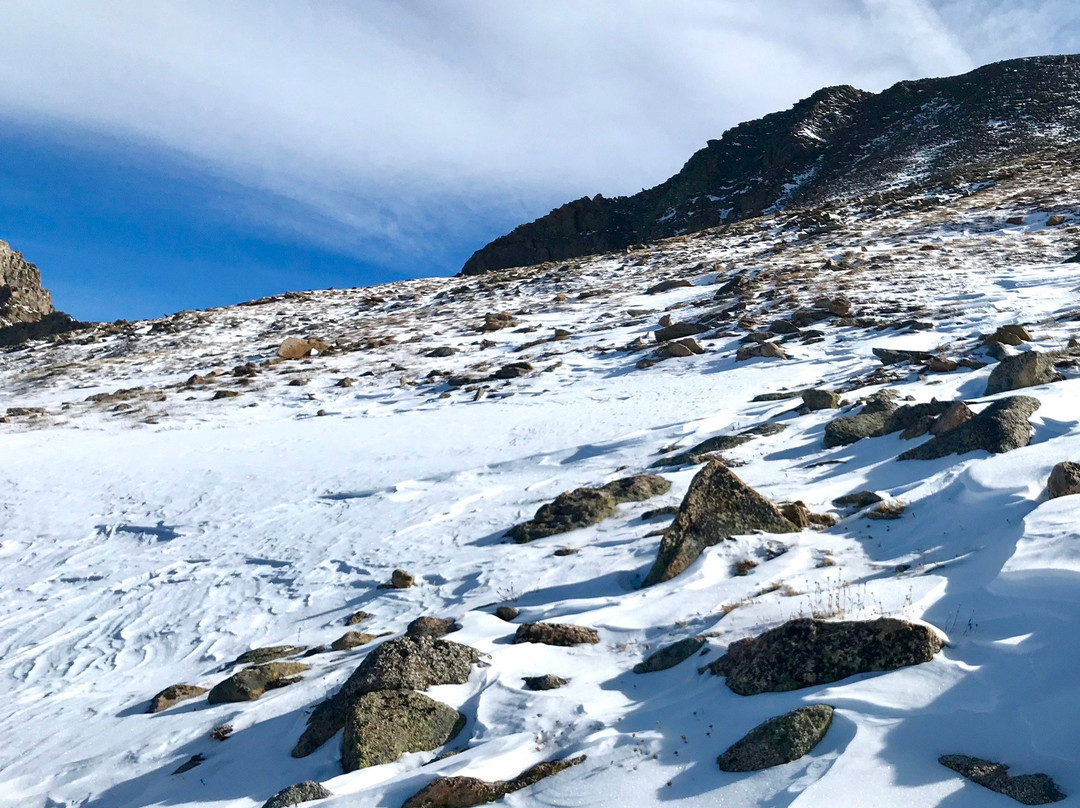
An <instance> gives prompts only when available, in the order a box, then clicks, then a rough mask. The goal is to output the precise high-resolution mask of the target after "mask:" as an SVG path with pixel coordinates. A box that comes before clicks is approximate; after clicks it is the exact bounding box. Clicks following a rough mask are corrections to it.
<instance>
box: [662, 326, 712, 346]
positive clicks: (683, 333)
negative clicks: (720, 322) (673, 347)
mask: <svg viewBox="0 0 1080 808" xmlns="http://www.w3.org/2000/svg"><path fill="white" fill-rule="evenodd" d="M710 328H711V326H707V325H703V324H702V323H675V324H674V325H669V326H668V327H667V328H661V329H658V330H656V331H653V337H655V338H656V341H657V342H667V341H668V340H672V339H682V338H683V337H693V336H695V335H697V334H704V333H705V332H706V331H708V330H710Z"/></svg>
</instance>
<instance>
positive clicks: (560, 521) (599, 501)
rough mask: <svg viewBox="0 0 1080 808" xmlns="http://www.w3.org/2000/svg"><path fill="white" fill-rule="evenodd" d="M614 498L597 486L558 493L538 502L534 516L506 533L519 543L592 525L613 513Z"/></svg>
mask: <svg viewBox="0 0 1080 808" xmlns="http://www.w3.org/2000/svg"><path fill="white" fill-rule="evenodd" d="M616 504H617V503H616V501H615V497H613V496H612V495H611V493H610V492H609V491H605V490H603V489H599V488H576V489H574V490H573V491H567V492H565V493H562V494H559V496H557V497H556V498H555V500H554V501H553V502H549V503H548V504H546V505H541V506H540V509H539V510H537V512H536V515H535V516H534V517H533V518H532V519H531V520H529V521H528V522H523V523H522V524H520V525H517V526H516V527H513V528H511V529H510V530H509V531H508V532H507V534H506V535H507V536H508V537H509V538H511V539H513V540H514V541H516V542H518V543H519V544H524V543H525V542H530V541H533V540H535V539H541V538H545V537H547V536H555V535H557V534H559V533H569V532H570V531H571V530H577V529H578V528H581V527H588V526H589V525H595V524H596V523H597V522H601V521H603V520H604V519H607V518H608V517H609V516H614V515H615V506H616Z"/></svg>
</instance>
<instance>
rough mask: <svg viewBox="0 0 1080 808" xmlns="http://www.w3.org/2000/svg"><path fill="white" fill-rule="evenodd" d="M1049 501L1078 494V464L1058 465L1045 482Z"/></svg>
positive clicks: (1079, 473) (1079, 486) (1079, 472)
mask: <svg viewBox="0 0 1080 808" xmlns="http://www.w3.org/2000/svg"><path fill="white" fill-rule="evenodd" d="M1046 491H1047V493H1048V494H1049V495H1050V499H1056V498H1057V497H1067V496H1071V495H1072V494H1080V463H1069V462H1067V461H1066V462H1064V463H1058V464H1057V465H1056V466H1054V469H1053V471H1051V472H1050V479H1049V480H1047V482H1046Z"/></svg>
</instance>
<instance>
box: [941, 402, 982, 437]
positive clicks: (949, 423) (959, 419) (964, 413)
mask: <svg viewBox="0 0 1080 808" xmlns="http://www.w3.org/2000/svg"><path fill="white" fill-rule="evenodd" d="M974 417H975V413H973V412H972V411H971V409H970V408H969V407H968V405H967V404H965V403H964V402H963V401H954V402H953V403H952V404H950V405H949V408H948V409H947V410H945V412H943V413H942V414H941V415H939V416H938V417H937V418H936V419H935V420H934V423H932V424H930V434H931V435H944V434H945V433H946V432H950V431H951V430H953V429H956V428H957V427H958V426H963V425H964V424H966V423H967V422H968V421H970V420H971V419H972V418H974Z"/></svg>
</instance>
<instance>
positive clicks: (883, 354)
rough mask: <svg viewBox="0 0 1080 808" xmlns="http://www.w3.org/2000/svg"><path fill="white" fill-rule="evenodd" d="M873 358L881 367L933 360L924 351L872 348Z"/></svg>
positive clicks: (931, 355) (931, 356)
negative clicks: (875, 358)
mask: <svg viewBox="0 0 1080 808" xmlns="http://www.w3.org/2000/svg"><path fill="white" fill-rule="evenodd" d="M872 350H873V352H874V356H876V357H877V358H878V359H880V360H881V363H882V364H883V365H899V364H900V363H901V362H928V361H930V360H931V359H933V358H934V355H933V354H929V353H927V352H926V351H901V350H895V349H891V348H873V349H872Z"/></svg>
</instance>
